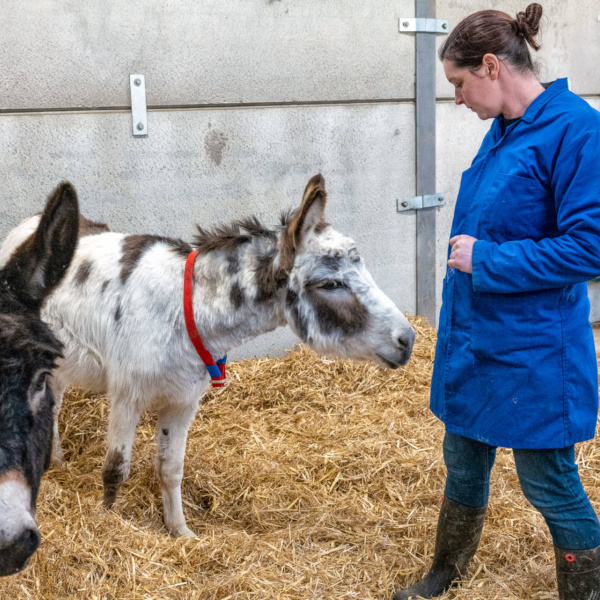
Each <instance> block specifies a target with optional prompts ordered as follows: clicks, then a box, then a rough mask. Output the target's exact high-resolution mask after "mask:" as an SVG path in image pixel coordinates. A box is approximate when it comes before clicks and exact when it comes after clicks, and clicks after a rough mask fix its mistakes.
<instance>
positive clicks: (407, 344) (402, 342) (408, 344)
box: [394, 330, 415, 351]
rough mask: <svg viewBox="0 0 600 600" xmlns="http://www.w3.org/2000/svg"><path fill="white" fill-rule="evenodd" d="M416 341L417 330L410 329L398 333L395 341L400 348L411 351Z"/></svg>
mask: <svg viewBox="0 0 600 600" xmlns="http://www.w3.org/2000/svg"><path fill="white" fill-rule="evenodd" d="M414 341H415V332H414V330H410V331H408V332H403V333H401V334H398V335H396V337H395V339H394V342H395V344H396V347H397V348H398V349H399V350H405V351H410V350H411V349H412V347H413V344H414Z"/></svg>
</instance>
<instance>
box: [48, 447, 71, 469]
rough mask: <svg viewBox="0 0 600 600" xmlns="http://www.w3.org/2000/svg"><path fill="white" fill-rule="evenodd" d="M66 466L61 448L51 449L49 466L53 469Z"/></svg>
mask: <svg viewBox="0 0 600 600" xmlns="http://www.w3.org/2000/svg"><path fill="white" fill-rule="evenodd" d="M66 464H67V461H66V460H65V455H64V452H63V450H62V448H59V449H56V448H52V454H51V456H50V466H51V467H52V468H53V469H62V468H63V467H64V466H65V465H66Z"/></svg>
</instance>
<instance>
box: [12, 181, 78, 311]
mask: <svg viewBox="0 0 600 600" xmlns="http://www.w3.org/2000/svg"><path fill="white" fill-rule="evenodd" d="M78 226H79V206H78V203H77V194H76V192H75V189H74V188H73V186H72V185H71V184H70V183H68V182H63V183H61V184H60V185H59V186H58V187H57V188H56V189H55V190H54V191H53V192H52V194H51V195H50V197H49V198H48V201H47V202H46V208H45V209H44V212H43V213H42V216H41V219H40V223H39V225H38V228H37V230H36V231H35V233H34V234H32V235H31V236H30V237H29V238H28V239H27V240H25V241H24V242H23V243H22V244H21V245H20V246H19V247H18V248H17V249H16V250H15V252H14V254H13V256H12V257H11V259H10V261H9V262H8V264H7V265H6V268H5V269H4V273H3V275H4V277H5V279H6V281H7V282H8V283H9V285H10V286H11V287H12V289H13V290H14V292H15V294H16V295H17V296H19V298H20V299H21V300H22V301H23V302H24V303H25V304H27V305H29V306H32V307H39V306H41V304H42V302H43V301H44V299H45V297H46V296H47V295H48V294H49V293H50V292H51V291H52V290H53V288H54V287H56V286H57V285H58V284H59V283H60V281H61V279H62V277H63V276H64V274H65V273H66V271H67V269H68V268H69V265H70V263H71V259H72V258H73V254H74V252H75V248H76V246H77V236H78Z"/></svg>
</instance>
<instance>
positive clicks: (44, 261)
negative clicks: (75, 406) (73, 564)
mask: <svg viewBox="0 0 600 600" xmlns="http://www.w3.org/2000/svg"><path fill="white" fill-rule="evenodd" d="M78 214H79V211H78V206H77V196H76V194H75V190H74V189H73V187H72V186H71V185H70V184H68V183H63V184H61V185H60V186H59V187H58V188H57V189H56V190H55V191H54V192H53V194H52V195H51V196H50V198H49V199H48V202H47V204H46V208H45V210H44V212H43V214H42V217H41V220H40V224H39V226H38V229H37V231H36V232H35V234H34V235H32V236H31V237H29V238H28V239H27V240H26V241H25V242H23V244H22V245H21V246H20V247H19V248H18V249H17V250H15V252H14V254H13V255H12V257H11V259H10V260H9V261H8V263H7V264H6V266H5V267H4V268H3V269H1V270H0V576H3V575H10V574H12V573H16V572H18V571H20V570H21V569H23V568H24V567H25V566H26V565H27V562H28V560H29V557H30V556H31V555H32V554H33V553H34V552H35V550H36V549H37V547H38V545H39V542H40V534H39V532H38V528H37V524H36V521H35V505H36V498H37V493H38V489H39V485H40V479H41V477H42V473H43V472H44V470H45V469H46V468H47V467H48V464H49V459H50V447H51V442H52V408H53V405H54V400H53V398H52V393H51V391H50V386H49V385H48V381H47V380H48V375H49V373H50V371H51V370H52V368H53V367H54V366H55V361H56V359H57V358H58V357H59V356H60V352H61V344H60V342H59V341H58V340H57V339H56V338H55V337H54V335H53V334H52V333H51V331H50V329H49V328H48V327H47V325H46V324H45V323H43V322H42V321H41V320H40V309H41V306H42V303H43V301H44V299H45V298H46V296H47V295H48V294H49V293H50V292H51V291H52V289H53V288H54V287H55V286H56V285H57V284H58V283H59V282H60V280H61V278H62V276H63V275H64V273H65V272H66V270H67V268H68V266H69V264H70V262H71V258H72V256H73V253H74V251H75V247H76V245H77V227H78Z"/></svg>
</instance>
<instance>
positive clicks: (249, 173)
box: [0, 0, 600, 358]
mask: <svg viewBox="0 0 600 600" xmlns="http://www.w3.org/2000/svg"><path fill="white" fill-rule="evenodd" d="M572 4H577V7H576V8H574V7H573V6H572ZM491 6H493V7H498V8H502V9H504V10H507V11H508V12H510V13H516V12H517V10H519V9H524V5H522V4H520V3H516V2H514V1H513V0H510V1H508V2H502V3H500V2H492V3H491ZM489 7H490V2H489V1H488V2H486V3H484V2H471V1H469V2H467V1H466V0H438V3H437V14H438V16H439V17H440V18H448V19H450V22H451V26H453V25H455V24H456V23H457V22H458V20H460V18H462V17H463V16H464V15H466V14H469V13H470V12H472V11H474V10H478V9H480V8H489ZM545 9H546V12H547V14H548V15H549V19H548V25H547V31H546V34H545V36H544V38H543V42H544V43H545V47H544V50H543V51H542V52H541V53H540V59H541V63H542V64H541V68H542V78H543V79H545V80H547V79H553V78H555V77H557V76H563V75H569V76H570V77H571V79H572V82H573V89H574V90H575V91H576V92H578V93H581V94H585V95H586V97H588V99H589V101H590V102H591V103H592V104H594V103H596V104H598V102H599V99H600V70H597V69H595V68H594V66H593V64H591V63H592V62H593V61H587V60H585V58H587V57H588V56H589V55H591V52H592V51H591V49H592V48H594V49H596V51H597V50H598V49H600V38H599V35H600V23H598V21H597V17H598V15H597V14H596V12H598V13H600V10H598V9H597V6H596V2H595V0H594V1H592V0H586V1H584V0H580V1H579V2H577V3H566V2H563V1H561V0H552V1H551V2H546V3H545ZM410 16H414V2H413V0H395V1H394V2H391V1H389V0H384V1H381V0H327V2H324V1H323V0H222V1H221V2H214V0H196V1H195V2H186V1H185V0H106V1H104V2H96V1H91V0H29V1H28V2H27V3H23V2H17V1H16V0H3V2H2V3H0V23H2V35H1V36H0V73H1V74H2V76H1V78H0V86H1V88H0V177H1V180H2V186H1V187H0V238H2V237H4V235H5V234H6V232H7V231H8V230H9V229H10V228H11V227H13V226H14V225H15V224H16V223H17V222H18V221H19V220H21V219H22V218H24V217H26V216H28V215H30V214H32V213H33V212H37V211H38V210H39V209H40V208H41V206H42V204H43V201H44V199H45V197H46V196H47V194H48V193H49V192H50V190H51V189H52V187H54V185H56V183H58V181H60V180H61V179H69V180H71V181H72V182H73V183H74V185H75V186H76V188H77V190H78V192H79V195H80V200H81V205H82V208H83V211H84V213H85V214H87V215H88V216H89V217H91V218H94V219H101V220H105V221H106V222H108V223H109V225H110V226H111V227H112V228H113V229H115V230H121V231H130V232H135V233H139V232H153V233H159V234H164V235H172V236H178V237H183V238H187V237H189V236H190V234H191V233H192V232H193V230H194V224H195V223H199V224H201V225H209V224H211V223H214V222H216V221H223V220H229V219H231V218H235V217H238V216H242V215H247V214H257V215H259V216H260V217H261V218H263V219H264V220H265V221H266V222H267V223H275V222H276V220H277V216H278V214H279V212H280V210H281V209H283V208H287V207H290V206H295V205H296V204H297V203H298V202H299V199H300V196H301V193H302V190H303V188H304V185H305V183H306V181H307V180H308V178H309V177H310V176H312V175H313V174H315V173H317V172H322V173H323V174H324V176H325V178H326V182H327V187H328V191H329V207H328V210H329V214H328V219H329V220H330V221H331V222H332V223H333V224H334V225H335V226H336V227H337V228H338V229H340V230H341V231H343V232H344V233H346V234H347V235H350V236H352V237H354V238H355V239H357V241H358V243H359V246H360V248H361V250H362V253H363V254H364V256H365V258H366V260H367V264H368V265H369V267H370V269H371V271H372V272H373V275H374V277H375V279H376V281H378V283H379V284H380V285H381V287H382V288H383V289H384V290H385V291H386V292H387V293H388V294H389V295H390V296H391V297H392V298H393V299H394V301H395V302H396V303H397V304H398V306H399V307H400V308H401V309H403V310H406V311H409V312H410V313H414V312H415V310H416V300H415V216H414V213H402V214H398V213H396V208H395V201H396V198H399V197H403V196H411V195H414V193H415V158H414V148H415V145H414V119H415V116H414V62H415V56H414V36H413V35H407V34H400V33H399V32H398V19H399V18H400V17H410ZM441 41H442V38H441V37H440V38H439V39H438V43H441ZM437 69H438V70H437V81H438V97H439V103H438V109H437V140H438V165H437V180H438V188H437V190H438V191H443V192H446V198H447V204H446V206H444V207H441V208H440V209H437V216H438V228H437V239H438V248H437V258H438V261H437V264H438V269H437V275H438V284H439V286H441V279H442V273H443V268H444V260H445V254H446V247H447V239H448V232H449V228H450V222H451V216H452V211H453V207H454V202H455V199H456V192H457V189H458V184H459V181H460V173H461V171H462V170H463V169H465V168H466V166H468V164H469V162H470V160H471V158H472V156H473V154H474V153H475V151H476V149H477V147H478V145H479V143H480V140H481V138H482V137H483V135H484V133H485V131H486V130H487V126H488V124H486V123H483V122H480V121H478V120H477V118H476V117H475V115H473V114H472V113H469V112H468V111H466V110H465V109H464V108H463V107H456V106H454V105H453V104H452V103H451V101H450V100H451V98H452V96H453V91H452V87H451V86H450V85H449V84H448V83H447V82H445V80H444V78H443V72H442V70H441V66H440V65H438V67H437ZM130 73H143V74H144V75H145V77H146V89H147V101H148V106H149V113H148V130H149V136H148V137H147V138H136V139H134V138H133V137H132V135H131V116H130V113H129V108H128V107H129V104H130V100H129V74H130ZM440 289H441V287H440ZM438 293H439V290H438ZM599 312H600V311H599ZM598 318H600V315H599V316H598ZM294 342H295V338H294V337H293V336H292V334H291V333H289V332H286V331H279V332H274V333H272V334H269V335H267V336H264V337H263V338H260V339H258V340H256V341H255V342H254V343H252V344H249V345H246V346H245V347H244V348H243V349H241V350H240V351H238V352H236V353H234V355H233V356H232V357H233V358H240V357H243V356H249V355H255V354H258V355H260V354H266V353H268V354H271V355H274V354H277V353H280V352H282V351H283V350H285V349H286V348H289V347H291V346H292V345H293V343H294Z"/></svg>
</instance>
